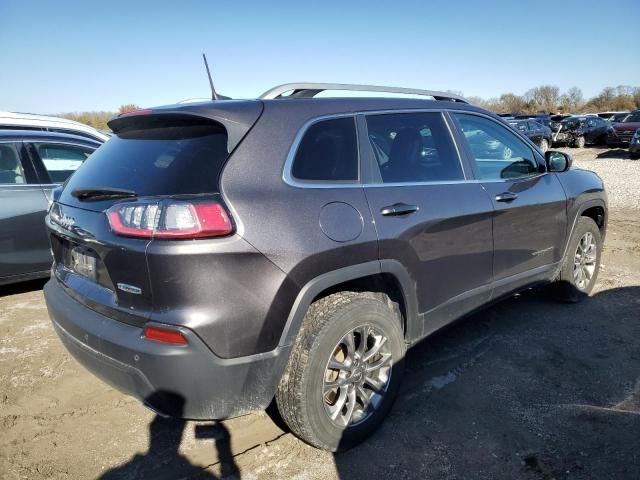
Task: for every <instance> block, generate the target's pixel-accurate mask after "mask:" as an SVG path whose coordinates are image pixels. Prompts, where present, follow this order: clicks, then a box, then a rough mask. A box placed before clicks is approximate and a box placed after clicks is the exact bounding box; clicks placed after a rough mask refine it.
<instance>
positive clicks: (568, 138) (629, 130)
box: [501, 110, 640, 159]
mask: <svg viewBox="0 0 640 480" xmlns="http://www.w3.org/2000/svg"><path fill="white" fill-rule="evenodd" d="M501 116H502V118H503V119H504V120H505V121H506V122H508V123H509V124H510V125H511V126H512V127H514V128H516V129H518V130H519V131H521V132H522V133H525V134H526V135H527V136H528V137H529V138H531V139H532V140H533V141H534V142H535V143H536V144H537V145H538V146H539V147H540V148H541V149H542V150H543V151H546V150H547V149H548V148H549V147H551V146H569V147H576V148H582V147H584V146H585V145H588V144H591V145H605V146H609V147H629V155H630V157H631V158H634V159H635V158H637V155H638V147H637V138H638V137H637V136H636V131H637V130H638V129H639V128H640V110H635V111H633V112H601V113H598V114H595V113H588V114H558V115H551V116H549V115H546V114H542V113H539V114H534V115H508V114H503V115H501ZM547 120H548V126H547V125H545V122H547ZM530 122H537V123H538V126H536V128H535V129H531V128H530ZM545 127H547V128H549V130H550V132H551V133H550V135H549V137H547V136H545V132H546V130H545Z"/></svg>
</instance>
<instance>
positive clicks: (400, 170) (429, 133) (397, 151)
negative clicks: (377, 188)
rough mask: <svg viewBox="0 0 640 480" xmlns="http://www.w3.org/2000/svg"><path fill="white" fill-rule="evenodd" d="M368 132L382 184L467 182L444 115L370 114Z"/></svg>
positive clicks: (432, 113)
mask: <svg viewBox="0 0 640 480" xmlns="http://www.w3.org/2000/svg"><path fill="white" fill-rule="evenodd" d="M367 129H368V131H369V141H370V142H371V147H372V148H373V152H374V155H375V157H376V160H377V162H378V166H379V167H380V176H381V178H382V182H383V183H397V182H402V183H412V182H432V181H449V180H464V174H463V171H462V166H461V164H460V159H459V157H458V154H457V152H456V149H455V147H454V145H453V141H452V139H451V135H450V133H449V130H448V128H447V126H446V125H445V122H444V119H443V118H442V114H440V113H436V112H429V113H394V114H383V115H368V116H367Z"/></svg>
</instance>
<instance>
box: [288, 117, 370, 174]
mask: <svg viewBox="0 0 640 480" xmlns="http://www.w3.org/2000/svg"><path fill="white" fill-rule="evenodd" d="M291 174H292V176H293V177H294V178H296V179H298V180H306V181H316V182H354V181H357V180H358V142H357V140H356V125H355V118H353V117H344V118H334V119H329V120H321V121H319V122H317V123H314V124H313V125H311V126H310V127H309V128H308V129H307V130H306V132H305V133H304V136H303V137H302V140H301V142H300V144H299V145H298V149H297V151H296V154H295V157H294V160H293V166H292V169H291Z"/></svg>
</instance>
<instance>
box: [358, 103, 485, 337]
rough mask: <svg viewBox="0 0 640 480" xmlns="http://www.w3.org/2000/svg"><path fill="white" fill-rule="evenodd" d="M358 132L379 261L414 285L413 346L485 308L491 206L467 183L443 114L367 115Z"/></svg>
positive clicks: (474, 185)
mask: <svg viewBox="0 0 640 480" xmlns="http://www.w3.org/2000/svg"><path fill="white" fill-rule="evenodd" d="M360 124H361V125H363V128H364V129H365V130H366V134H365V135H364V136H363V139H362V141H361V142H360V146H361V156H362V158H363V161H364V162H368V164H369V165H371V178H370V179H369V180H368V181H367V183H366V185H365V193H366V197H367V201H368V202H369V206H370V208H371V212H372V215H373V219H374V222H375V226H376V230H377V234H378V238H379V242H378V243H379V258H380V260H381V262H396V263H399V264H400V265H402V266H403V268H405V269H406V270H407V272H408V274H409V276H410V277H411V279H412V280H413V282H414V283H415V290H416V295H417V300H418V311H419V313H420V315H419V321H418V322H414V323H415V325H412V326H411V331H410V332H409V337H410V338H411V339H417V338H420V337H422V336H424V335H427V334H428V333H430V332H431V331H433V330H436V329H437V328H439V327H440V326H442V325H444V324H446V323H448V322H450V321H451V320H453V319H455V318H457V317H459V316H460V315H462V314H464V313H466V312H468V311H469V310H471V309H473V308H476V307H477V306H479V305H481V304H482V303H485V302H486V301H488V299H489V296H490V284H491V280H492V278H491V276H492V256H493V252H492V249H493V245H492V230H491V229H492V221H491V217H492V213H493V206H492V204H491V201H490V199H489V197H488V196H487V194H486V192H485V191H484V189H483V188H482V186H481V185H480V184H478V183H477V182H474V181H467V180H468V175H470V174H471V173H470V171H468V167H465V166H464V164H463V162H462V160H461V158H460V156H459V154H458V152H457V149H456V147H455V144H454V142H453V139H452V136H451V133H450V129H449V125H448V122H447V120H446V117H445V116H444V115H443V113H442V112H439V111H429V112H411V113H379V114H368V115H366V116H361V117H360Z"/></svg>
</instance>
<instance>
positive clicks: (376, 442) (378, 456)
mask: <svg viewBox="0 0 640 480" xmlns="http://www.w3.org/2000/svg"><path fill="white" fill-rule="evenodd" d="M566 151H568V152H570V153H572V154H573V155H574V157H575V159H576V162H575V165H576V166H578V167H581V168H586V169H590V170H594V171H596V172H597V173H598V174H599V175H601V177H602V178H603V179H604V181H605V183H606V185H607V190H608V194H609V201H610V218H609V229H608V234H607V238H606V241H605V249H604V257H603V266H602V270H601V272H600V277H599V280H598V284H597V286H596V290H595V292H594V294H593V298H591V299H590V300H587V301H585V302H583V303H581V304H579V305H563V304H558V303H554V302H552V301H549V300H548V299H547V297H546V296H545V295H544V293H543V292H540V291H531V292H526V293H524V294H522V295H519V296H516V297H514V298H512V299H510V300H507V301H505V302H503V303H501V304H499V305H496V306H494V307H491V308H489V309H487V310H485V311H483V312H480V313H478V314H475V315H473V316H472V317H470V318H468V319H466V320H464V321H463V322H460V323H458V324H457V325H455V326H453V327H451V328H448V329H446V330H444V331H442V332H440V333H438V334H437V335H435V336H433V337H431V338H430V339H427V340H426V341H425V342H423V343H422V344H421V345H420V346H418V347H416V348H415V349H413V350H412V351H411V352H410V353H409V355H408V362H407V376H406V379H405V382H404V385H403V387H402V391H401V394H400V396H399V398H398V400H397V402H396V405H395V407H394V410H393V411H392V414H391V415H390V417H389V418H388V419H387V421H386V422H385V423H384V424H383V427H382V428H381V430H380V431H379V432H378V433H377V434H376V435H374V436H373V437H372V438H371V439H370V440H369V441H367V442H366V443H365V444H363V445H362V446H361V447H358V448H356V449H355V450H353V451H350V452H347V453H345V454H341V455H337V456H334V455H331V454H329V453H326V452H321V451H318V450H315V449H313V448H311V447H308V446H306V445H305V444H303V443H302V442H300V441H299V440H297V439H296V438H295V437H293V436H292V435H291V434H287V433H284V432H283V431H281V430H280V429H279V428H278V427H277V426H276V425H275V424H274V423H273V422H272V421H271V420H270V419H269V417H268V416H267V415H265V414H255V415H249V416H246V417H241V418H238V419H233V420H229V421H226V422H223V423H221V424H215V423H202V422H200V423H196V422H179V421H171V420H165V419H160V418H154V415H153V414H152V413H151V412H149V411H147V410H146V409H144V408H143V407H142V406H140V405H139V404H138V403H137V402H136V401H134V400H132V399H130V398H128V397H125V396H123V395H121V394H120V393H118V392H116V391H115V390H113V389H111V388H110V387H108V386H107V385H105V384H103V383H101V382H100V381H99V380H97V379H96V378H95V377H93V376H92V375H91V374H89V373H87V372H85V371H84V370H83V369H82V367H80V366H79V365H78V364H77V363H76V362H75V361H74V360H73V359H72V358H71V357H70V356H69V355H68V354H67V352H66V350H65V349H64V348H63V346H62V344H61V343H60V342H59V341H58V339H57V338H56V336H55V334H54V332H53V330H52V328H51V325H50V322H49V320H48V317H47V312H46V308H45V306H44V302H43V297H42V291H41V286H42V282H40V283H35V284H33V283H31V284H28V285H26V286H13V287H4V288H3V289H1V290H0V432H2V433H1V434H0V478H2V479H18V478H29V479H45V478H46V479H49V478H51V479H67V478H74V479H75V478H98V477H100V476H102V475H104V478H109V479H111V478H131V479H133V478H152V479H158V478H220V477H221V476H227V475H229V476H231V478H233V477H242V478H245V479H263V478H265V479H266V478H292V477H295V478H299V479H306V478H310V479H311V478H313V479H315V478H317V479H325V478H344V479H346V478H350V479H351V478H354V479H361V478H362V479H365V478H366V479H372V478H487V479H494V478H504V479H513V478H531V479H538V478H541V479H551V478H557V479H562V478H568V479H569V478H570V479H573V478H584V479H587V478H590V479H591V478H597V479H606V478H630V479H631V478H640V451H639V450H638V445H639V442H638V439H639V438H640V161H635V162H634V161H630V160H629V159H628V155H627V153H626V152H625V151H623V150H617V149H614V150H607V149H604V148H587V149H581V150H575V149H566ZM212 381H215V379H212ZM150 443H151V445H150ZM112 469H115V470H112Z"/></svg>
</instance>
